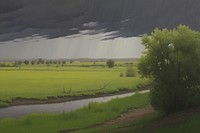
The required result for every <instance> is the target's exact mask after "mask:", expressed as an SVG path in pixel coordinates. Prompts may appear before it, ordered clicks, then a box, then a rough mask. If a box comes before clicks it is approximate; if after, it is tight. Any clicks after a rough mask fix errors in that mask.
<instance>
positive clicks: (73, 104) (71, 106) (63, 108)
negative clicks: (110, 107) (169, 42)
mask: <svg viewBox="0 0 200 133" xmlns="http://www.w3.org/2000/svg"><path fill="white" fill-rule="evenodd" d="M146 92H149V90H145V91H140V93H146ZM134 94H135V92H132V93H127V94H119V95H114V96H105V97H98V98H90V99H83V100H75V101H67V102H63V103H52V104H36V105H19V106H11V107H7V108H2V109H0V119H4V118H20V117H23V116H26V115H30V114H42V113H63V112H70V111H74V110H77V109H79V108H81V107H84V106H87V105H88V104H89V103H91V102H108V101H110V100H112V99H114V98H123V97H127V96H131V95H134Z"/></svg>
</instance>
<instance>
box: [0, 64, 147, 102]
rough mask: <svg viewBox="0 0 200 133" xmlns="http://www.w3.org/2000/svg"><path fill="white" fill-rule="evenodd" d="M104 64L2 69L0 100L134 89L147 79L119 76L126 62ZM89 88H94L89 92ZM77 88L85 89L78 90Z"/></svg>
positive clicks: (123, 70) (29, 66) (124, 69)
mask: <svg viewBox="0 0 200 133" xmlns="http://www.w3.org/2000/svg"><path fill="white" fill-rule="evenodd" d="M104 64H105V63H102V62H100V63H95V65H94V64H93V62H89V63H87V62H84V63H80V62H78V63H73V66H72V64H66V65H65V66H61V65H51V66H47V65H34V66H32V65H28V66H24V65H23V66H22V67H3V68H0V100H1V101H6V100H9V101H10V100H11V99H13V98H16V97H23V98H38V99H45V98H47V97H48V96H63V95H82V94H92V95H93V94H95V93H97V92H111V91H116V90H119V89H120V88H129V89H134V88H136V86H137V85H138V84H145V83H147V82H148V80H147V79H141V78H140V77H138V76H137V77H131V78H128V77H120V76H119V75H120V73H121V72H125V71H126V69H127V67H126V66H124V65H123V63H121V64H120V63H118V64H119V66H116V67H114V68H107V67H106V66H103V65H104ZM70 65H71V66H70ZM96 65H97V66H96ZM98 65H102V66H98ZM83 66H84V67H83ZM85 66H87V67H85ZM104 84H108V85H107V86H106V87H105V89H103V90H99V89H100V88H101V87H102V86H104ZM70 90H71V91H70ZM87 90H94V91H92V92H91V91H89V92H87ZM95 90H96V91H95ZM69 91H70V93H69ZM77 91H79V92H80V91H85V92H81V93H77ZM64 92H65V93H64ZM0 106H5V103H2V102H0Z"/></svg>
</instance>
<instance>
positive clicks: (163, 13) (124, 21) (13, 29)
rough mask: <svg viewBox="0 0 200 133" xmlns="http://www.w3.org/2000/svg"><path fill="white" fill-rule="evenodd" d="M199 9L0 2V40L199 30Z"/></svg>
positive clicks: (64, 0)
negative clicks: (180, 27)
mask: <svg viewBox="0 0 200 133" xmlns="http://www.w3.org/2000/svg"><path fill="white" fill-rule="evenodd" d="M199 7H200V2H199V0H0V41H8V40H14V39H16V38H24V37H29V36H33V35H40V36H45V37H47V38H57V37H63V36H69V35H73V34H77V33H79V32H80V31H82V30H92V31H95V30H96V31H97V32H96V33H98V31H101V30H102V29H104V30H103V31H104V32H112V31H118V32H115V33H114V34H112V35H109V37H108V39H112V38H115V37H130V36H137V35H140V34H144V33H150V32H151V31H152V30H153V29H154V28H155V27H160V28H163V27H167V28H173V27H176V26H177V25H179V24H186V25H189V26H190V27H191V28H193V29H196V30H200V25H199V23H200V15H199V14H200V8H199ZM88 34H95V32H88Z"/></svg>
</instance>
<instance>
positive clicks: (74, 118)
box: [0, 93, 149, 133]
mask: <svg viewBox="0 0 200 133" xmlns="http://www.w3.org/2000/svg"><path fill="white" fill-rule="evenodd" d="M130 101H131V102H130ZM148 104H149V93H146V94H138V95H134V96H130V97H126V98H122V99H113V100H112V101H110V102H108V103H91V104H89V105H88V106H87V107H84V108H82V109H79V110H77V111H75V112H69V113H62V114H41V115H30V116H27V117H24V118H21V119H4V120H0V133H57V132H59V131H63V130H69V129H77V128H84V127H87V126H91V125H95V124H100V123H103V122H104V121H106V120H109V119H113V118H115V117H117V116H119V115H120V114H121V113H123V112H126V111H127V110H128V109H130V108H142V107H144V106H146V105H148Z"/></svg>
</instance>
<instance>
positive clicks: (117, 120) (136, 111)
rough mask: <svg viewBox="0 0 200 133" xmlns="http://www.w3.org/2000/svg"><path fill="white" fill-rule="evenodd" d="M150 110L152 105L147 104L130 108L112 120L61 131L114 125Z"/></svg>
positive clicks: (152, 110)
mask: <svg viewBox="0 0 200 133" xmlns="http://www.w3.org/2000/svg"><path fill="white" fill-rule="evenodd" d="M152 112H154V109H153V108H152V106H150V105H148V106H146V107H144V108H140V109H131V110H129V111H128V112H126V113H123V114H121V115H120V116H119V117H117V118H115V119H112V120H108V121H106V122H104V123H102V124H98V125H91V126H89V127H85V128H81V129H69V130H66V131H61V133H72V132H75V131H81V130H85V129H89V128H104V127H107V126H111V125H115V124H119V123H123V122H128V121H134V120H138V119H140V118H142V117H144V116H145V115H147V114H150V113H152Z"/></svg>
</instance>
